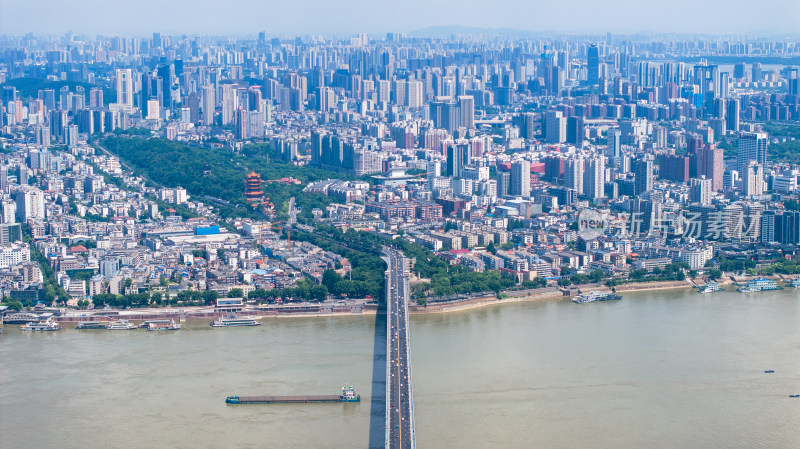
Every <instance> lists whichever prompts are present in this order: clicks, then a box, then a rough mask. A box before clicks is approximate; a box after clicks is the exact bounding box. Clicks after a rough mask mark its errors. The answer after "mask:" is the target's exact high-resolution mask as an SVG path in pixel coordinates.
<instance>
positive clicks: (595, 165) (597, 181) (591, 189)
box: [583, 155, 606, 200]
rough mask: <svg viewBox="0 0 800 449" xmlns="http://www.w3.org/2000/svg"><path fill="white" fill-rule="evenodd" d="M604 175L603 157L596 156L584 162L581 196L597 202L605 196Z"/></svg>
mask: <svg viewBox="0 0 800 449" xmlns="http://www.w3.org/2000/svg"><path fill="white" fill-rule="evenodd" d="M605 174H606V164H605V158H604V157H603V156H599V155H598V156H594V157H592V158H590V159H587V160H586V171H585V172H584V180H583V194H584V195H585V196H586V197H587V198H589V199H591V200H597V199H600V198H603V197H604V196H605V184H606V180H605Z"/></svg>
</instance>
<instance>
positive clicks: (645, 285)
mask: <svg viewBox="0 0 800 449" xmlns="http://www.w3.org/2000/svg"><path fill="white" fill-rule="evenodd" d="M767 277H770V278H773V279H776V280H785V278H788V277H783V276H780V275H773V276H767ZM753 278H754V276H743V277H734V278H731V277H726V278H723V279H721V280H720V281H719V283H720V284H721V285H730V284H733V283H734V282H737V283H743V282H746V281H747V280H750V279H753ZM702 284H703V282H702V280H700V282H698V279H686V280H684V281H660V282H637V283H629V284H622V285H617V286H615V287H614V291H616V292H617V293H630V292H645V291H657V290H669V289H685V288H694V287H697V286H699V285H702ZM592 290H594V291H611V287H608V286H605V285H601V284H586V285H579V286H572V287H570V288H555V287H545V288H539V289H531V290H516V291H514V290H512V291H506V292H502V293H501V295H500V296H501V297H502V299H501V298H498V297H497V296H496V295H494V294H486V295H483V296H478V297H475V298H469V299H463V300H453V301H446V302H433V301H432V302H430V303H428V304H427V305H424V306H422V305H416V304H413V305H411V304H410V305H409V313H411V314H415V315H419V314H426V313H448V312H460V311H465V310H473V309H478V308H481V307H489V306H493V305H499V304H511V303H518V302H537V301H546V300H558V299H565V298H571V297H573V296H576V295H578V294H580V293H585V292H588V291H592ZM377 313H378V305H377V304H367V303H364V302H360V301H359V302H357V303H353V304H341V303H336V304H331V303H322V304H319V303H302V304H281V305H269V306H258V307H253V308H245V309H244V310H242V311H241V312H240V313H239V314H240V315H245V316H252V317H253V318H256V319H266V318H302V317H331V316H354V315H375V314H377ZM224 314H225V313H224V312H219V311H215V310H214V309H213V308H210V307H184V308H166V309H161V308H148V309H136V310H115V311H111V310H98V311H85V310H84V311H70V312H68V313H67V314H64V315H61V316H58V317H56V320H57V321H59V322H63V323H76V324H77V323H78V322H81V321H97V320H103V321H114V320H117V319H125V320H129V321H145V320H153V319H174V320H175V321H186V320H209V321H211V320H214V318H216V317H219V316H220V315H224Z"/></svg>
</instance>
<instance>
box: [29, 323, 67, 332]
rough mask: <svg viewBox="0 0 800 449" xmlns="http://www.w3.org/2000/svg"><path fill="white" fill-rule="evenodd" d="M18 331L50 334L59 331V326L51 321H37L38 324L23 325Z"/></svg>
mask: <svg viewBox="0 0 800 449" xmlns="http://www.w3.org/2000/svg"><path fill="white" fill-rule="evenodd" d="M19 329H20V330H23V331H34V332H36V331H38V332H51V331H57V330H59V329H61V325H60V324H58V323H56V322H55V321H53V320H47V321H39V322H38V323H34V322H30V323H28V324H23V325H22V326H20V327H19Z"/></svg>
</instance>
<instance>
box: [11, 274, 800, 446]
mask: <svg viewBox="0 0 800 449" xmlns="http://www.w3.org/2000/svg"><path fill="white" fill-rule="evenodd" d="M375 320H376V317H374V316H347V317H319V318H273V319H266V320H264V325H263V326H259V327H255V328H228V329H214V328H211V327H209V326H208V323H206V322H189V323H187V324H186V325H185V326H184V328H183V329H181V330H180V331H177V332H146V331H144V330H140V329H137V330H131V331H76V330H74V329H71V328H67V329H64V330H61V331H59V332H52V333H35V334H30V333H22V332H20V331H19V330H18V329H17V327H16V326H8V327H7V329H6V332H4V333H3V334H2V335H0V447H2V448H21V447H65V448H73V447H75V448H77V447H81V448H108V447H176V448H218V447H243V448H245V447H253V448H256V447H280V448H351V447H352V448H357V447H367V446H368V445H369V439H370V425H372V426H376V425H377V426H378V430H380V428H381V426H382V416H380V413H377V414H375V415H376V416H372V417H371V403H370V396H371V394H372V392H373V388H372V377H373V370H374V368H376V367H379V366H380V363H378V364H375V365H373V348H375V347H376V344H375V343H376V342H375ZM70 327H71V326H70ZM377 346H380V345H377ZM411 361H412V368H413V376H414V377H413V380H414V400H415V408H416V411H415V413H416V421H415V422H416V435H417V444H418V447H420V448H487V447H504V448H574V447H592V448H642V447H647V448H675V447H681V448H709V447H726V448H753V447H770V448H797V447H800V431H798V430H797V423H800V398H789V397H788V396H789V394H797V393H800V291H796V290H794V289H787V290H783V291H776V292H765V293H754V294H740V293H736V292H724V293H715V294H708V295H700V294H697V293H695V292H694V291H692V290H688V289H686V290H668V291H653V292H637V293H626V294H624V298H623V299H622V300H621V301H616V302H605V303H590V304H582V305H576V304H572V303H571V302H569V301H567V300H551V301H543V302H536V303H515V304H506V305H497V306H491V307H487V308H482V309H476V310H469V311H463V312H454V313H447V314H430V315H415V316H412V319H411ZM765 370H775V373H774V374H765V373H764V371H765ZM376 371H380V370H379V369H378V370H376ZM346 383H350V384H353V385H354V386H356V388H358V389H359V390H360V393H361V395H362V402H361V403H359V404H308V405H251V406H243V405H240V406H232V405H226V404H225V402H224V399H225V396H227V395H230V394H240V395H256V394H264V395H267V394H275V395H290V394H336V393H337V392H338V391H339V389H340V388H341V386H342V385H344V384H346ZM377 386H378V388H376V390H380V386H381V384H377ZM373 411H374V410H373ZM371 418H372V419H371Z"/></svg>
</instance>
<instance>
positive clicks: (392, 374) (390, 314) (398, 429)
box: [384, 248, 416, 448]
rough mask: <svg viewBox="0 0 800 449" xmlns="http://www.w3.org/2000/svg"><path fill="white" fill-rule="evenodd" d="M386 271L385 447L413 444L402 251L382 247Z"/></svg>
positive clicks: (405, 276) (405, 292) (406, 302)
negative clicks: (386, 265) (386, 266)
mask: <svg viewBox="0 0 800 449" xmlns="http://www.w3.org/2000/svg"><path fill="white" fill-rule="evenodd" d="M384 254H385V256H386V257H384V260H386V261H387V264H388V266H389V267H388V270H387V271H386V323H387V324H386V326H387V334H386V336H387V338H386V341H387V350H386V447H387V448H414V447H416V444H415V441H414V397H413V389H412V384H411V362H410V361H409V357H408V348H409V344H408V339H409V335H408V321H407V317H408V296H409V291H408V272H407V271H406V262H407V261H406V259H405V257H404V256H403V253H402V252H400V251H397V250H393V249H389V248H386V249H384Z"/></svg>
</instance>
